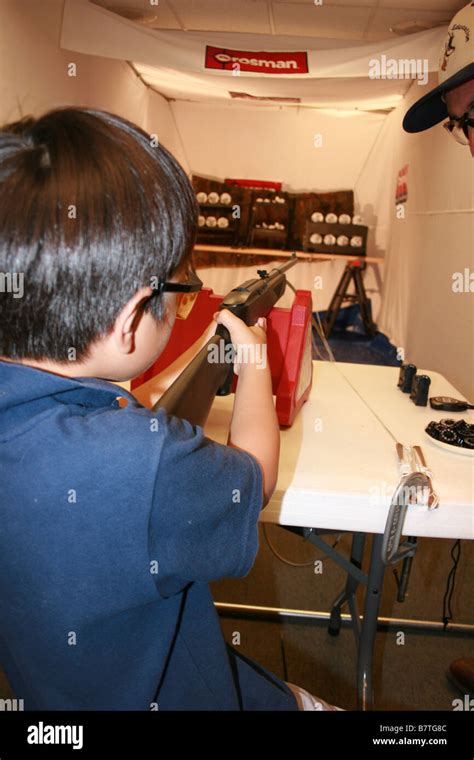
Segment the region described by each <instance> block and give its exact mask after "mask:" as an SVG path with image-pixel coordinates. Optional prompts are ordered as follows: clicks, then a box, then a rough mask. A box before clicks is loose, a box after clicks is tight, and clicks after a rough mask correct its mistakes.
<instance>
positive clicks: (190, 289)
mask: <svg viewBox="0 0 474 760" xmlns="http://www.w3.org/2000/svg"><path fill="white" fill-rule="evenodd" d="M203 285H204V283H203V281H202V280H200V279H199V277H198V275H197V273H196V272H195V271H194V269H189V270H188V279H187V280H186V281H185V282H167V281H166V280H159V281H158V283H157V285H156V286H154V287H153V291H154V294H157V295H159V294H160V293H198V292H199V291H200V290H201V289H202V287H203Z"/></svg>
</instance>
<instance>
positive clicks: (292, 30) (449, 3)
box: [61, 0, 465, 111]
mask: <svg viewBox="0 0 474 760" xmlns="http://www.w3.org/2000/svg"><path fill="white" fill-rule="evenodd" d="M406 5H409V6H410V8H406V7H404V6H406ZM463 5H465V0H461V1H459V0H306V1H303V0H197V1H195V0H66V1H65V6H64V14H63V23H62V30H61V46H62V47H63V48H64V49H67V50H72V51H76V52H80V53H85V54H89V55H95V56H104V57H108V58H117V59H121V60H127V61H129V62H130V63H131V64H132V65H133V66H134V68H135V70H136V71H137V73H138V74H139V75H140V76H141V78H142V79H143V81H144V82H145V83H146V84H148V85H149V86H151V87H153V88H154V89H156V90H157V91H158V92H160V93H161V94H162V95H164V96H165V97H166V98H168V99H175V100H176V99H178V100H188V101H194V102H206V103H209V102H215V103H218V102H220V103H227V104H233V105H235V104H237V105H239V106H241V105H242V104H247V103H248V104H251V105H260V106H268V105H275V103H276V104H278V103H280V104H283V105H285V104H286V105H290V104H291V105H298V106H303V107H313V108H338V109H358V110H361V111H364V110H388V109H391V108H394V107H395V106H396V105H397V103H398V102H399V100H400V99H401V98H402V97H403V95H404V94H405V92H406V91H407V90H408V88H409V87H410V85H411V83H412V81H413V73H412V74H411V78H410V74H409V73H408V72H407V73H406V74H405V73H404V72H402V75H403V76H393V74H391V73H390V69H387V70H386V71H387V73H386V76H385V77H384V76H383V73H384V71H385V69H382V70H381V75H380V76H378V77H374V76H373V61H374V60H376V61H380V62H381V63H382V66H383V65H384V63H383V61H385V66H386V65H387V62H388V63H389V62H390V60H392V59H393V60H397V61H398V60H403V61H413V62H416V64H417V65H418V67H419V71H420V78H421V70H422V68H423V70H424V71H425V73H426V72H427V71H436V70H437V67H438V59H439V52H440V48H441V44H442V42H443V39H444V36H445V32H446V25H447V23H448V22H449V19H450V18H451V17H452V16H453V15H454V13H455V12H456V11H457V10H458V9H459V8H461V7H462V6H463ZM417 30H423V31H417ZM418 62H419V63H418ZM413 65H415V64H413ZM370 72H372V74H370ZM413 72H414V69H413ZM422 81H424V83H426V77H423V80H422ZM420 94H422V88H421V87H420Z"/></svg>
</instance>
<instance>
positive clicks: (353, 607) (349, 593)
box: [328, 533, 366, 646]
mask: <svg viewBox="0 0 474 760" xmlns="http://www.w3.org/2000/svg"><path fill="white" fill-rule="evenodd" d="M365 539H366V534H365V533H354V534H353V537H352V547H351V564H352V565H355V567H358V568H359V570H360V569H361V567H362V558H363V555H364V546H365ZM358 587H359V580H358V579H357V578H355V577H354V576H352V575H350V574H349V573H348V574H347V581H346V586H345V588H344V589H343V591H342V592H341V593H340V594H339V596H338V597H337V599H336V600H335V601H334V603H333V605H332V608H331V617H330V619H329V624H328V633H329V634H330V635H331V636H338V634H339V631H340V629H341V608H342V605H343V604H344V603H345V602H348V604H349V610H350V613H351V618H352V627H353V629H354V635H355V639H356V646H358V644H359V633H360V622H359V613H358V610H357V600H356V596H355V594H356V591H357V589H358Z"/></svg>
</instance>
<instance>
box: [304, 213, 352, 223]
mask: <svg viewBox="0 0 474 760" xmlns="http://www.w3.org/2000/svg"><path fill="white" fill-rule="evenodd" d="M311 221H312V222H315V223H316V224H319V223H321V222H327V223H328V224H336V223H337V222H339V224H350V223H351V221H352V224H363V223H364V222H363V219H362V217H361V216H360V215H359V214H356V215H355V216H353V217H352V219H351V217H350V216H349V214H341V215H340V216H339V218H338V216H337V214H332V213H329V214H326V216H324V214H321V212H320V211H315V212H314V214H311Z"/></svg>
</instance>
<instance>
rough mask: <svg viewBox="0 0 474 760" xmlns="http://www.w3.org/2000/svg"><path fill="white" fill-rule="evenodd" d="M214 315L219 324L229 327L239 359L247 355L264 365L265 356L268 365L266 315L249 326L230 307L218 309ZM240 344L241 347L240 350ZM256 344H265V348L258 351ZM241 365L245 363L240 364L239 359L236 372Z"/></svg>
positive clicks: (235, 365) (237, 372) (235, 366)
mask: <svg viewBox="0 0 474 760" xmlns="http://www.w3.org/2000/svg"><path fill="white" fill-rule="evenodd" d="M213 316H214V319H215V321H216V322H217V324H218V325H224V327H226V328H227V329H228V331H229V333H230V339H231V341H232V343H233V345H234V348H235V351H236V359H237V360H238V357H239V356H245V357H250V359H251V361H250V363H252V364H259V365H262V358H264V360H265V366H266V344H267V320H266V319H265V317H259V319H258V320H257V323H256V324H255V325H254V326H253V327H249V326H248V325H246V324H245V322H244V321H243V320H242V319H239V317H236V316H235V314H233V313H232V312H231V311H229V309H221V310H220V311H216V312H215V313H214V315H213ZM239 346H240V347H241V349H240V351H239ZM256 346H264V348H261V349H259V350H257V351H256V350H255V347H256ZM252 349H253V350H252ZM252 357H253V360H252ZM247 363H248V360H247ZM241 366H244V365H241V364H239V363H238V361H235V362H234V373H235V374H236V375H238V374H239V370H240V368H241Z"/></svg>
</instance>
